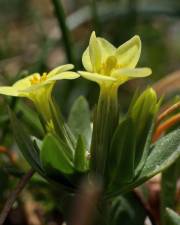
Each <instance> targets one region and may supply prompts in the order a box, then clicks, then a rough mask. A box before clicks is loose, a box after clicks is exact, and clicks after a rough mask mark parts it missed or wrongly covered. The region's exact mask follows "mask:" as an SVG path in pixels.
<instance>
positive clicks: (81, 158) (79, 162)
mask: <svg viewBox="0 0 180 225" xmlns="http://www.w3.org/2000/svg"><path fill="white" fill-rule="evenodd" d="M74 166H75V168H76V170H77V171H79V172H85V171H86V170H87V160H86V148H85V146H84V142H83V139H82V137H81V136H79V138H78V140H77V146H76V151H75V157H74Z"/></svg>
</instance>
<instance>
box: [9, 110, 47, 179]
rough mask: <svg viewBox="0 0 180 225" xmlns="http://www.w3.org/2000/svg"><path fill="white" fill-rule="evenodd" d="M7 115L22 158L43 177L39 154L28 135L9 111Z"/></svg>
mask: <svg viewBox="0 0 180 225" xmlns="http://www.w3.org/2000/svg"><path fill="white" fill-rule="evenodd" d="M9 115H10V119H11V124H12V127H13V132H14V137H15V139H16V142H17V144H18V146H19V149H20V150H21V152H22V154H23V156H24V158H25V159H26V160H27V161H28V163H29V164H30V165H31V166H32V168H33V169H35V170H36V171H37V172H38V173H39V174H41V175H42V176H44V171H43V169H42V167H41V162H40V159H39V152H38V151H37V148H35V146H34V144H33V141H32V140H31V139H30V135H29V134H28V133H27V130H26V129H25V128H24V127H23V125H22V124H21V123H20V121H19V120H18V119H17V118H16V116H15V114H14V113H13V112H12V111H11V110H9Z"/></svg>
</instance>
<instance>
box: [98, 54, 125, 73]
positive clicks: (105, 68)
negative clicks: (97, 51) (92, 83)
mask: <svg viewBox="0 0 180 225" xmlns="http://www.w3.org/2000/svg"><path fill="white" fill-rule="evenodd" d="M120 67H121V66H120V65H119V64H118V61H117V58H116V57H115V56H113V55H112V56H109V57H108V58H107V59H106V61H105V62H104V63H103V64H102V67H101V69H100V73H101V74H104V75H107V76H110V75H111V72H112V70H114V69H119V68H120Z"/></svg>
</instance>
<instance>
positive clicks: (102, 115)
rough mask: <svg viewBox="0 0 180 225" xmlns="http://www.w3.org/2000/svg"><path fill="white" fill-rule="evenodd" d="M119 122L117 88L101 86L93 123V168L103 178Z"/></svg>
mask: <svg viewBox="0 0 180 225" xmlns="http://www.w3.org/2000/svg"><path fill="white" fill-rule="evenodd" d="M117 124H118V97H117V88H114V87H112V86H111V87H101V90H100V96H99V100H98V105H97V109H96V112H95V117H94V123H93V126H94V128H93V137H92V145H91V159H92V160H91V168H92V170H93V171H94V172H95V173H96V174H97V175H99V176H101V177H102V178H103V177H104V176H105V170H106V165H107V163H106V161H107V160H108V154H109V148H110V143H111V139H112V136H113V133H114V131H115V128H116V126H117Z"/></svg>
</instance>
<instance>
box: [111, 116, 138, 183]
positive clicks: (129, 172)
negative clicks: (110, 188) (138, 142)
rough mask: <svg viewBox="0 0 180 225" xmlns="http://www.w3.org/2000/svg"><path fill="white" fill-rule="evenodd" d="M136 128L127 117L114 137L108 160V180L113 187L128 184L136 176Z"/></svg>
mask: <svg viewBox="0 0 180 225" xmlns="http://www.w3.org/2000/svg"><path fill="white" fill-rule="evenodd" d="M134 133H135V127H134V124H133V121H132V119H131V118H130V117H127V118H126V119H125V120H124V121H122V122H121V123H120V124H119V126H118V127H117V129H116V131H115V134H114V136H113V139H112V142H111V148H110V154H109V158H108V176H109V177H108V179H110V177H111V176H112V181H111V185H117V186H120V185H122V184H125V183H128V182H130V181H131V180H132V179H133V176H134V154H135V135H134Z"/></svg>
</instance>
